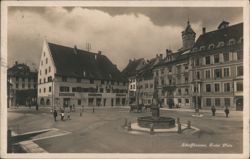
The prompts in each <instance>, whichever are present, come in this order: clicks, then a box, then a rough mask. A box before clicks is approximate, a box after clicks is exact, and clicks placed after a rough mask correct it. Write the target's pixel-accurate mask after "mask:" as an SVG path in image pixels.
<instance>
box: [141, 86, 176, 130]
mask: <svg viewBox="0 0 250 159" xmlns="http://www.w3.org/2000/svg"><path fill="white" fill-rule="evenodd" d="M151 112H152V115H151V116H143V117H138V118H137V122H138V125H139V126H140V127H144V128H152V126H153V127H154V129H168V128H173V127H175V119H174V118H171V117H163V116H160V104H159V100H158V93H157V91H156V90H155V91H154V95H153V103H152V106H151Z"/></svg>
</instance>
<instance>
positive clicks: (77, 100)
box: [38, 93, 128, 108]
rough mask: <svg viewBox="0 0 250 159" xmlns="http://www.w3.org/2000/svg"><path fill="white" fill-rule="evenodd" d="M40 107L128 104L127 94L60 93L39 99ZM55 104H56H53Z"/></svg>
mask: <svg viewBox="0 0 250 159" xmlns="http://www.w3.org/2000/svg"><path fill="white" fill-rule="evenodd" d="M38 102H39V106H50V105H54V106H55V107H58V108H60V107H69V106H76V107H79V106H104V107H105V106H125V105H126V104H127V103H128V100H127V95H126V93H124V94H123V93H122V94H118V93H117V94H115V93H106V94H104V93H85V94H81V95H80V96H79V95H76V94H75V93H59V96H54V97H52V96H41V97H38ZM53 103H54V104H53Z"/></svg>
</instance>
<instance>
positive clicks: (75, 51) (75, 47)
mask: <svg viewBox="0 0 250 159" xmlns="http://www.w3.org/2000/svg"><path fill="white" fill-rule="evenodd" d="M74 53H75V54H77V46H76V45H75V46H74Z"/></svg>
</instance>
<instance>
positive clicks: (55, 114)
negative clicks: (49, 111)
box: [53, 110, 57, 121]
mask: <svg viewBox="0 0 250 159" xmlns="http://www.w3.org/2000/svg"><path fill="white" fill-rule="evenodd" d="M53 116H54V120H55V121H56V117H57V111H56V110H54V113H53Z"/></svg>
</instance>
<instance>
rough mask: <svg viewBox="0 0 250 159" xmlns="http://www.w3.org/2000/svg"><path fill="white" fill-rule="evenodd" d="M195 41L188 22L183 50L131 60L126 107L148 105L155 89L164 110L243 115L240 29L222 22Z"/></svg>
mask: <svg viewBox="0 0 250 159" xmlns="http://www.w3.org/2000/svg"><path fill="white" fill-rule="evenodd" d="M202 31H203V33H202V34H201V35H200V36H199V37H198V39H197V40H195V38H196V33H195V32H194V31H193V29H192V27H191V25H190V22H189V21H188V22H187V26H186V29H185V30H184V31H183V32H182V34H181V36H182V47H181V48H180V49H179V50H178V51H176V52H173V51H171V50H169V49H167V50H166V54H165V56H164V57H163V55H162V54H160V55H157V56H156V57H155V58H153V59H151V60H144V59H143V58H142V59H134V60H132V61H130V62H129V64H128V65H127V67H126V68H125V69H124V70H123V73H124V74H126V75H127V76H128V81H129V84H128V85H129V87H128V90H129V101H130V103H134V102H137V103H142V104H144V105H145V104H146V105H149V104H151V102H152V96H153V92H154V88H155V89H156V90H157V91H158V97H159V99H158V100H159V101H160V103H161V105H162V106H165V107H169V108H172V107H184V108H200V109H201V108H210V107H211V106H216V107H217V108H224V107H231V109H236V110H242V109H243V23H240V24H235V25H232V26H230V25H229V23H228V22H226V21H223V22H221V23H220V24H219V26H218V28H217V29H216V30H213V31H210V32H206V28H203V29H202Z"/></svg>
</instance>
